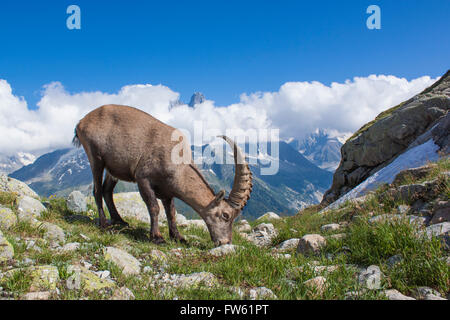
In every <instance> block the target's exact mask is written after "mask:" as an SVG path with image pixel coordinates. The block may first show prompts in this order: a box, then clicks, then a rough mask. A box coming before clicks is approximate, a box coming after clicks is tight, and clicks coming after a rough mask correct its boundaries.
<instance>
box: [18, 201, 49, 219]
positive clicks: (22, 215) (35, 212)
mask: <svg viewBox="0 0 450 320" xmlns="http://www.w3.org/2000/svg"><path fill="white" fill-rule="evenodd" d="M45 210H46V209H45V207H44V205H43V204H42V203H41V202H40V201H39V200H37V199H35V198H31V197H29V196H24V197H22V198H21V199H20V200H19V203H18V205H17V211H18V218H19V220H25V221H27V220H28V221H29V220H33V219H36V218H39V217H40V216H41V213H42V212H43V211H45Z"/></svg>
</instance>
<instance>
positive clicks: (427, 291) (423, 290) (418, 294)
mask: <svg viewBox="0 0 450 320" xmlns="http://www.w3.org/2000/svg"><path fill="white" fill-rule="evenodd" d="M427 295H434V296H437V297H440V296H441V294H440V293H439V292H437V291H436V290H434V289H432V288H430V287H417V288H415V289H414V290H413V296H414V298H416V299H419V300H422V299H425V297H426V296H427Z"/></svg>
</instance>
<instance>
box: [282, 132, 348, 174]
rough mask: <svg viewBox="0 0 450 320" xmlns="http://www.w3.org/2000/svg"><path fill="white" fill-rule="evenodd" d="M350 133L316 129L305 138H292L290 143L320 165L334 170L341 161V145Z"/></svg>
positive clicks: (331, 170)
mask: <svg viewBox="0 0 450 320" xmlns="http://www.w3.org/2000/svg"><path fill="white" fill-rule="evenodd" d="M350 135H351V134H341V133H338V132H336V131H332V130H325V129H316V130H315V131H314V132H313V133H311V134H310V135H308V136H307V137H306V138H305V139H303V140H301V141H299V140H297V139H290V140H289V142H288V143H289V144H290V145H291V146H292V147H293V148H294V149H296V150H298V151H299V152H300V153H301V154H302V155H303V156H305V157H306V158H307V159H308V160H310V161H311V162H312V163H314V164H315V165H317V166H318V167H320V168H322V169H325V170H328V171H330V172H334V170H336V168H337V167H338V165H339V162H340V161H341V147H342V145H343V144H344V143H345V141H346V140H347V138H348V137H349V136H350Z"/></svg>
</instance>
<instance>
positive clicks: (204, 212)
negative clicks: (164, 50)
mask: <svg viewBox="0 0 450 320" xmlns="http://www.w3.org/2000/svg"><path fill="white" fill-rule="evenodd" d="M174 130H177V129H175V128H173V127H171V126H168V125H166V124H164V123H162V122H161V121H159V120H157V119H155V118H154V117H152V116H151V115H149V114H147V113H145V112H143V111H141V110H138V109H135V108H132V107H128V106H120V105H105V106H102V107H99V108H97V109H95V110H93V111H91V112H90V113H88V114H87V115H86V116H85V117H84V118H83V119H81V120H80V122H79V123H78V125H77V126H76V128H75V137H74V138H73V144H74V145H75V146H77V147H79V146H80V145H83V148H84V150H85V152H86V154H87V156H88V159H89V162H90V165H91V170H92V176H93V182H94V198H95V202H96V205H97V208H98V214H99V218H100V219H99V220H100V227H102V228H105V227H106V226H107V224H108V222H107V220H106V217H105V213H104V211H103V201H102V196H103V198H104V199H105V203H106V206H107V207H108V210H109V213H110V215H111V222H112V223H113V224H125V225H126V222H125V221H123V220H122V218H121V217H120V215H119V213H118V212H117V209H116V207H115V205H114V202H113V189H114V187H115V185H116V184H117V181H118V180H125V181H130V182H136V183H137V185H138V189H139V192H140V194H141V196H142V199H143V200H144V202H145V204H146V206H147V208H148V211H149V213H150V218H151V229H150V238H151V240H152V242H154V243H157V244H159V243H163V242H164V238H163V237H162V235H161V233H160V231H159V227H158V214H159V206H158V203H157V198H159V199H161V201H162V203H163V205H164V208H165V211H166V215H167V221H168V225H169V235H170V237H171V238H172V239H175V240H177V241H183V242H184V241H185V240H184V238H183V237H182V236H181V235H180V233H179V231H178V229H177V225H176V220H175V207H174V198H178V199H181V200H182V201H184V202H185V203H187V204H188V205H189V206H191V207H192V208H193V209H194V210H195V211H196V212H197V213H198V214H199V215H200V216H201V217H202V219H203V220H204V221H205V223H206V225H207V227H208V230H209V233H210V235H211V239H212V241H213V242H214V244H215V245H216V246H218V245H222V244H228V243H231V236H232V224H233V221H234V219H235V218H236V217H237V216H238V215H239V213H240V212H241V210H242V208H243V207H244V206H245V204H246V203H247V201H248V199H249V198H250V193H251V190H252V173H251V171H250V169H249V166H248V164H247V163H246V162H245V159H244V156H243V154H242V152H241V150H240V148H239V147H238V146H237V145H236V143H235V142H233V141H232V140H231V139H229V138H228V137H225V136H221V137H222V138H223V139H224V140H225V141H227V142H228V143H229V144H230V145H231V146H232V147H233V149H234V161H235V178H234V183H233V187H232V190H231V192H230V194H229V197H228V198H227V199H224V196H225V191H224V190H221V191H220V192H218V193H217V194H214V191H213V189H212V188H211V187H210V186H209V185H208V183H207V182H206V180H205V178H204V177H203V176H202V174H201V173H200V171H199V170H198V169H197V167H196V166H195V164H194V163H193V162H192V157H191V149H190V146H186V148H183V150H184V151H181V152H188V153H189V154H188V156H189V157H188V159H189V161H187V162H188V163H186V161H184V162H183V163H181V164H176V163H174V162H173V161H172V159H171V154H172V150H173V148H174V147H175V146H176V145H177V144H179V143H180V141H181V142H182V143H185V144H186V145H187V141H186V139H185V137H184V136H183V135H182V134H181V132H179V131H178V130H177V132H175V133H176V134H177V135H178V136H179V137H181V138H180V139H181V140H179V141H172V134H173V133H174ZM104 169H106V175H105V179H104V181H103V183H102V179H103V170H104Z"/></svg>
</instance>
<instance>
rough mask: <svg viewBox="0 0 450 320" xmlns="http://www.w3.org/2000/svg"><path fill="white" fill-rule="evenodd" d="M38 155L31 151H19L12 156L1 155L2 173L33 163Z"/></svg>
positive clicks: (0, 165)
mask: <svg viewBox="0 0 450 320" xmlns="http://www.w3.org/2000/svg"><path fill="white" fill-rule="evenodd" d="M35 160H36V157H35V156H34V155H32V154H31V153H26V152H17V153H16V154H14V155H12V156H6V155H0V174H9V173H11V172H14V171H16V170H18V169H20V168H22V167H23V166H26V165H29V164H32V163H33V162H34V161H35Z"/></svg>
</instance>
